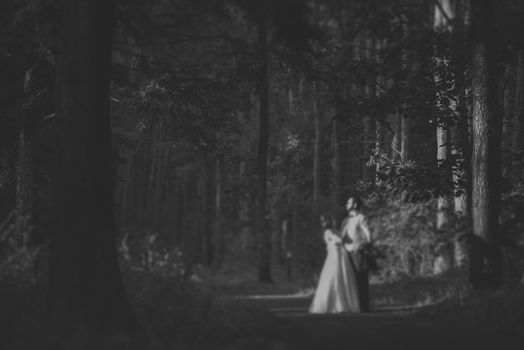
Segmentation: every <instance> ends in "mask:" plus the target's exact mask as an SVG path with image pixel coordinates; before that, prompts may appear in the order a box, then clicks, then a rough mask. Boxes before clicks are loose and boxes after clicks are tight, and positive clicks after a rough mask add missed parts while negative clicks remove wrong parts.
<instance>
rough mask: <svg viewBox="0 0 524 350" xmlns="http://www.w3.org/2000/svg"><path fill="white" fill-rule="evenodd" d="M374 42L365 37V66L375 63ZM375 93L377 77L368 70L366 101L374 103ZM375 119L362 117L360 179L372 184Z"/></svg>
mask: <svg viewBox="0 0 524 350" xmlns="http://www.w3.org/2000/svg"><path fill="white" fill-rule="evenodd" d="M375 52H376V48H375V41H374V40H373V38H371V36H370V34H369V33H368V34H367V35H366V50H365V53H364V55H363V56H364V59H365V60H366V64H367V65H369V66H371V65H372V64H373V63H374V61H375ZM376 93H377V76H376V74H375V73H374V72H373V70H370V72H369V73H368V75H367V77H366V83H365V96H366V99H367V100H368V101H372V103H375V100H376ZM375 124H376V123H375V117H374V116H373V115H372V114H371V113H367V114H366V115H365V116H364V166H363V173H362V177H363V180H364V181H366V182H371V183H373V182H374V181H375V174H374V168H373V167H371V166H369V165H368V162H369V160H370V158H371V155H372V154H373V153H374V152H373V150H374V149H375V147H376V140H377V135H376V131H375V127H376V125H375Z"/></svg>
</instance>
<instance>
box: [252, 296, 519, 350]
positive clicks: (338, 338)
mask: <svg viewBox="0 0 524 350" xmlns="http://www.w3.org/2000/svg"><path fill="white" fill-rule="evenodd" d="M246 299H249V303H252V304H253V305H256V306H258V307H260V308H263V309H265V310H269V311H270V312H271V313H273V314H275V315H277V316H278V317H279V318H280V319H281V320H283V321H284V324H285V325H286V329H287V332H288V334H289V338H288V339H287V340H286V341H285V342H284V343H282V342H270V343H268V344H266V345H265V346H262V347H260V348H264V349H279V350H283V349H312V350H313V349H319V350H320V349H322V350H330V349H337V350H341V349H348V350H353V349H355V350H357V349H358V350H364V349H382V350H386V349H387V350H390V349H406V350H409V349H416V350H419V349H420V350H426V349H431V350H432V349H435V350H436V349H438V350H444V349H445V350H448V349H461V350H466V349H476V350H479V349H504V350H505V349H524V340H523V339H516V338H513V337H510V336H509V335H506V334H501V333H489V332H483V331H479V330H474V329H466V328H465V327H461V329H457V328H454V327H452V326H450V325H446V324H438V323H437V322H435V321H432V320H427V319H424V318H421V317H420V316H418V317H415V316H414V313H413V309H410V308H399V307H397V308H384V307H383V308H380V309H375V310H374V311H373V312H371V313H365V314H343V315H310V314H308V313H307V307H308V306H309V302H310V299H309V298H305V297H293V296H280V297H277V296H261V297H253V296H251V297H249V298H246ZM246 348H248V347H246Z"/></svg>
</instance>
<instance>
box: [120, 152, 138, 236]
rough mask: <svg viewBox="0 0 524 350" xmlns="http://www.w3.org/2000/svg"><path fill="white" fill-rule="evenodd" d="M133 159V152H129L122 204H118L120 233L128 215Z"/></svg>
mask: <svg viewBox="0 0 524 350" xmlns="http://www.w3.org/2000/svg"><path fill="white" fill-rule="evenodd" d="M134 158H135V155H134V152H133V151H131V152H130V153H129V160H128V162H127V164H126V165H127V166H126V175H125V178H124V181H125V183H124V185H123V186H122V187H123V188H122V199H121V201H122V203H121V204H120V220H119V222H120V224H119V225H118V226H119V231H122V230H123V229H124V227H125V224H126V219H127V214H128V207H129V205H128V202H129V192H130V188H131V185H132V178H131V175H132V174H133V165H134V162H133V160H134Z"/></svg>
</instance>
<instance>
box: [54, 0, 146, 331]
mask: <svg viewBox="0 0 524 350" xmlns="http://www.w3.org/2000/svg"><path fill="white" fill-rule="evenodd" d="M63 6H64V8H63V18H62V21H63V22H62V34H61V47H60V57H59V61H58V68H57V78H56V79H57V94H56V108H57V116H58V118H59V121H60V130H59V139H58V164H57V166H56V170H55V174H54V179H53V180H54V181H53V196H54V198H53V199H54V202H53V206H54V208H53V210H54V225H55V227H54V232H53V234H52V235H51V237H50V242H49V243H50V245H49V249H50V265H49V268H50V271H49V299H48V303H49V305H48V306H49V317H50V324H51V327H52V328H53V330H54V331H55V332H57V333H58V334H59V335H64V333H66V332H68V331H71V330H75V329H77V327H79V328H81V329H82V328H86V329H88V330H90V331H93V332H95V333H99V334H113V333H115V332H128V333H132V332H135V331H136V330H137V329H138V325H137V322H136V319H135V317H134V315H133V312H132V310H131V307H130V305H129V303H128V301H127V299H126V296H125V292H124V287H123V283H122V278H121V273H120V270H119V267H118V262H117V251H116V244H115V238H116V229H115V217H114V214H113V204H114V203H113V173H112V172H113V162H112V152H111V134H110V123H109V114H110V94H109V88H110V76H111V74H110V73H111V43H112V23H113V14H114V2H113V1H107V0H94V1H88V2H86V1H82V0H71V1H65V2H64V3H63Z"/></svg>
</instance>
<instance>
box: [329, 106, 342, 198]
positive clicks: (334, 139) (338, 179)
mask: <svg viewBox="0 0 524 350" xmlns="http://www.w3.org/2000/svg"><path fill="white" fill-rule="evenodd" d="M340 124H341V122H340V120H339V116H335V117H334V118H333V121H332V124H331V125H332V133H331V147H333V160H332V168H333V186H334V188H333V192H332V193H333V198H332V205H333V208H338V206H339V205H340V204H341V203H340V200H341V191H342V173H341V164H340V162H341V161H342V157H341V147H340Z"/></svg>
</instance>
